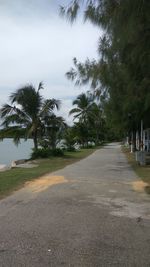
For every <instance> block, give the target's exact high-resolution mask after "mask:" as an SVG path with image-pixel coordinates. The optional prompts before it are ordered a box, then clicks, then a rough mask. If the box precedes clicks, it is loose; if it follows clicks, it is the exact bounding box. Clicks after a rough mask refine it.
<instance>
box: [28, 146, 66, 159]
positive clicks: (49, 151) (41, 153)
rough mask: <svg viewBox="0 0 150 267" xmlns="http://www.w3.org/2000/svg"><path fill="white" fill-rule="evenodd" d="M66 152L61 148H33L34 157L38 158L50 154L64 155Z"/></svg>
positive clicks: (55, 155)
mask: <svg viewBox="0 0 150 267" xmlns="http://www.w3.org/2000/svg"><path fill="white" fill-rule="evenodd" d="M63 155H64V152H63V151H62V150H61V149H60V148H56V149H53V150H52V149H49V148H38V149H37V150H33V152H32V154H31V158H32V159H38V158H49V157H50V156H54V157H62V156H63Z"/></svg>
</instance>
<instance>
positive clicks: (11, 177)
mask: <svg viewBox="0 0 150 267" xmlns="http://www.w3.org/2000/svg"><path fill="white" fill-rule="evenodd" d="M94 151H95V148H89V149H81V150H80V151H76V152H65V154H64V156H63V157H54V156H52V157H50V158H47V159H38V160H36V164H38V167H35V168H32V169H31V168H30V169H25V168H14V169H11V170H8V171H5V172H0V198H3V197H4V196H6V195H9V194H10V193H11V192H12V191H15V190H17V189H19V188H21V187H22V186H24V184H25V183H26V182H27V181H30V180H32V179H35V178H37V177H40V176H42V175H44V174H46V173H50V172H53V171H56V170H58V169H61V168H64V167H65V166H66V165H68V164H72V163H74V162H76V161H78V160H80V159H82V158H84V157H87V156H89V155H90V154H91V153H93V152H94Z"/></svg>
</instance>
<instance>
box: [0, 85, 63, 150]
mask: <svg viewBox="0 0 150 267" xmlns="http://www.w3.org/2000/svg"><path fill="white" fill-rule="evenodd" d="M41 89H43V83H42V82H40V83H39V86H38V88H37V89H35V87H34V86H33V85H32V84H27V85H25V86H24V87H21V88H20V89H18V90H16V92H14V93H12V94H11V95H10V98H9V99H10V105H9V104H4V105H3V106H2V108H1V109H0V117H1V119H2V124H1V125H2V126H3V132H4V133H6V134H10V135H12V137H13V138H14V141H15V142H16V143H18V142H19V140H20V138H21V137H24V138H25V139H28V138H32V139H33V141H34V148H35V150H36V149H37V148H38V137H39V136H40V135H41V134H42V129H43V127H44V125H42V118H43V117H45V116H49V115H52V113H53V110H54V109H55V108H57V109H58V108H59V106H60V101H59V100H56V99H44V98H43V97H42V95H41V94H40V91H41Z"/></svg>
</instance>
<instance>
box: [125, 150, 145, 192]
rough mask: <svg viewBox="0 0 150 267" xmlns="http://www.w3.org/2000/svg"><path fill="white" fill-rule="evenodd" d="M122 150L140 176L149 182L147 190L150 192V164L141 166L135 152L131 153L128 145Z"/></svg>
mask: <svg viewBox="0 0 150 267" xmlns="http://www.w3.org/2000/svg"><path fill="white" fill-rule="evenodd" d="M122 150H123V152H124V153H125V155H126V157H127V159H128V162H129V163H130V165H131V166H132V168H133V169H134V171H135V172H136V174H137V175H138V177H139V178H140V179H142V180H143V181H144V182H145V183H147V184H148V185H147V186H146V187H145V191H146V192H147V193H148V194H150V165H146V166H140V165H139V164H138V163H137V161H136V160H135V154H134V153H130V151H129V149H128V148H126V147H122Z"/></svg>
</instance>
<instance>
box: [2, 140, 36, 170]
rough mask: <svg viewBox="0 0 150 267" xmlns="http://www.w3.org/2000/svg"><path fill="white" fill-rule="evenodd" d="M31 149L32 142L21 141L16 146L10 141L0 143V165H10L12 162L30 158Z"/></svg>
mask: <svg viewBox="0 0 150 267" xmlns="http://www.w3.org/2000/svg"><path fill="white" fill-rule="evenodd" d="M32 148H33V141H32V140H28V141H24V140H23V139H22V140H21V143H20V144H19V145H18V146H16V145H15V144H14V143H13V140H12V139H4V140H3V141H2V142H1V141H0V164H6V165H10V163H11V162H12V161H13V160H18V159H27V158H29V157H30V155H31V152H32Z"/></svg>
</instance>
